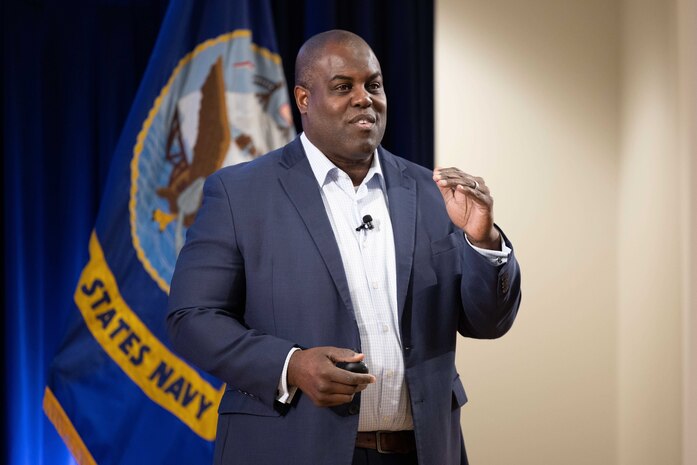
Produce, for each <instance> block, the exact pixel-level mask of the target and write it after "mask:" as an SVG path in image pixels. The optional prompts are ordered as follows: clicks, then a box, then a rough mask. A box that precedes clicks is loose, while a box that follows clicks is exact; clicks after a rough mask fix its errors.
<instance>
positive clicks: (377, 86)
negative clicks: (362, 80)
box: [368, 82, 382, 92]
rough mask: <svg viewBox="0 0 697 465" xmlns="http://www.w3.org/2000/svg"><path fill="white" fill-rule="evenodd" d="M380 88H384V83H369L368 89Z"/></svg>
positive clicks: (375, 90) (376, 89) (373, 90)
mask: <svg viewBox="0 0 697 465" xmlns="http://www.w3.org/2000/svg"><path fill="white" fill-rule="evenodd" d="M380 89H382V84H380V83H379V82H371V83H370V84H368V90H369V91H371V92H377V91H379V90H380Z"/></svg>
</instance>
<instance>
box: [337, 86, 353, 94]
mask: <svg viewBox="0 0 697 465" xmlns="http://www.w3.org/2000/svg"><path fill="white" fill-rule="evenodd" d="M336 90H338V91H339V92H346V91H348V90H351V86H350V85H348V84H339V85H338V86H336Z"/></svg>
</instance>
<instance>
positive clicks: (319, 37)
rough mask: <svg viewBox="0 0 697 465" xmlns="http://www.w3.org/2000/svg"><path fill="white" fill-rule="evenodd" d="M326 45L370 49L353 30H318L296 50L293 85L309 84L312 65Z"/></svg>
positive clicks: (305, 85)
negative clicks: (318, 31) (317, 32)
mask: <svg viewBox="0 0 697 465" xmlns="http://www.w3.org/2000/svg"><path fill="white" fill-rule="evenodd" d="M328 45H345V46H348V47H366V48H368V49H369V50H371V51H372V49H370V46H369V45H368V44H367V43H366V41H365V40H363V39H362V38H361V37H360V36H358V35H356V34H354V33H353V32H349V31H344V30H341V29H334V30H331V31H326V32H320V33H319V34H316V35H314V36H312V37H310V38H309V39H307V41H306V42H305V43H304V44H303V46H302V47H300V50H299V51H298V56H297V57H296V59H295V85H297V86H303V87H309V86H310V84H311V82H312V77H313V72H314V65H315V63H317V62H318V61H319V60H320V59H321V58H322V56H323V54H324V51H325V49H326V47H327V46H328Z"/></svg>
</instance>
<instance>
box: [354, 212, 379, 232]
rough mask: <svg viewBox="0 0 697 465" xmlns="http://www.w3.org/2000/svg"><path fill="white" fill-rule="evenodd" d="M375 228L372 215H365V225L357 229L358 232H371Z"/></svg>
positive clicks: (362, 224)
mask: <svg viewBox="0 0 697 465" xmlns="http://www.w3.org/2000/svg"><path fill="white" fill-rule="evenodd" d="M373 228H375V226H373V217H372V216H370V215H365V216H364V217H363V223H361V225H360V226H358V227H357V228H356V231H360V230H361V229H365V230H370V229H373Z"/></svg>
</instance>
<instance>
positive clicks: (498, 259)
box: [464, 234, 511, 266]
mask: <svg viewBox="0 0 697 465" xmlns="http://www.w3.org/2000/svg"><path fill="white" fill-rule="evenodd" d="M464 236H465V240H466V241H467V243H468V244H469V245H470V247H472V248H473V249H474V250H476V251H477V252H478V253H479V254H480V255H482V256H483V257H484V258H486V259H487V260H489V263H491V264H492V265H494V266H499V265H504V264H505V263H506V262H508V256H509V255H510V254H511V248H510V247H508V246H507V245H506V243H505V242H504V241H503V237H502V238H501V250H490V249H482V248H480V247H476V246H474V245H472V243H471V242H470V240H469V239H468V238H467V234H464Z"/></svg>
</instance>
